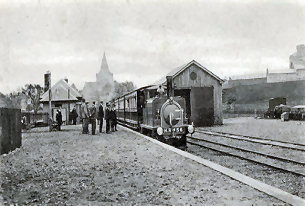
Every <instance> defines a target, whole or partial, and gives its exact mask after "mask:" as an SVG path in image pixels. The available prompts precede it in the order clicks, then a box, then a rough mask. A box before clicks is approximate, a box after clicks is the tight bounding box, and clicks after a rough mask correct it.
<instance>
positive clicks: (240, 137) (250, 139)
mask: <svg viewBox="0 0 305 206" xmlns="http://www.w3.org/2000/svg"><path fill="white" fill-rule="evenodd" d="M196 132H197V133H201V134H206V135H212V136H219V137H226V138H230V139H238V140H242V141H247V142H253V143H257V144H263V145H271V146H276V147H282V148H286V149H291V150H298V151H302V152H305V145H303V144H298V143H292V142H285V141H277V140H272V139H265V138H260V137H251V136H245V135H237V134H231V133H224V132H212V131H204V130H196ZM262 141H265V142H262ZM268 141H269V142H268ZM272 142H274V143H272ZM276 143H278V144H276ZM283 144H286V145H283ZM287 144H290V145H294V146H296V147H291V146H288V145H287ZM297 147H304V148H297Z"/></svg>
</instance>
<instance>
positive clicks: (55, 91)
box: [40, 79, 82, 102]
mask: <svg viewBox="0 0 305 206" xmlns="http://www.w3.org/2000/svg"><path fill="white" fill-rule="evenodd" d="M51 91H52V101H78V100H80V99H81V98H82V95H81V94H80V93H79V92H78V91H77V90H76V89H74V88H73V87H72V86H70V85H69V84H68V83H67V82H66V81H65V80H64V79H61V80H59V81H58V82H57V83H56V84H54V85H53V86H52V88H51ZM47 101H49V91H46V92H45V93H44V94H43V95H42V96H41V100H40V102H47Z"/></svg>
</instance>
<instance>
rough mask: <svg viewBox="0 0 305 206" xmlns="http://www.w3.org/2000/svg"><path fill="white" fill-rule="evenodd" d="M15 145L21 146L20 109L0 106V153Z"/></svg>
mask: <svg viewBox="0 0 305 206" xmlns="http://www.w3.org/2000/svg"><path fill="white" fill-rule="evenodd" d="M17 147H21V111H20V109H12V108H0V154H4V153H8V152H9V151H12V150H14V149H16V148H17Z"/></svg>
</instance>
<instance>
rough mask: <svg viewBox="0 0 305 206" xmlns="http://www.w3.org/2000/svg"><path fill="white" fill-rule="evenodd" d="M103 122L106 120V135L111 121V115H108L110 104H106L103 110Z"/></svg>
mask: <svg viewBox="0 0 305 206" xmlns="http://www.w3.org/2000/svg"><path fill="white" fill-rule="evenodd" d="M105 120H106V133H107V134H109V133H110V121H111V113H110V104H109V103H108V102H107V103H106V109H105Z"/></svg>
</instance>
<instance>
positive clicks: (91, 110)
mask: <svg viewBox="0 0 305 206" xmlns="http://www.w3.org/2000/svg"><path fill="white" fill-rule="evenodd" d="M89 118H90V124H91V134H92V135H95V130H96V107H95V102H92V105H91V107H90V108H89Z"/></svg>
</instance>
